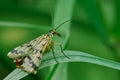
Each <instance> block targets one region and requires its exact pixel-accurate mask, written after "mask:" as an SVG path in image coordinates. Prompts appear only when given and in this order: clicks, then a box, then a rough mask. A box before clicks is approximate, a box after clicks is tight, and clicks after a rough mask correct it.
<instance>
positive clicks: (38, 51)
mask: <svg viewBox="0 0 120 80" xmlns="http://www.w3.org/2000/svg"><path fill="white" fill-rule="evenodd" d="M48 44H49V41H47V39H43V40H42V41H41V42H40V44H39V45H37V46H36V47H35V49H34V51H33V53H32V54H30V55H29V56H26V57H25V58H24V60H23V64H22V65H21V66H22V69H23V70H24V71H26V72H28V73H33V74H36V73H37V70H38V67H39V64H40V62H41V59H42V56H43V53H44V51H45V50H46V48H47V46H48Z"/></svg>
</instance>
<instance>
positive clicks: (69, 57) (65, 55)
mask: <svg viewBox="0 0 120 80" xmlns="http://www.w3.org/2000/svg"><path fill="white" fill-rule="evenodd" d="M59 46H60V50H61V53H63V55H64V56H65V57H66V58H68V59H70V57H68V56H67V55H66V54H65V53H64V51H63V49H62V45H61V44H60V43H59Z"/></svg>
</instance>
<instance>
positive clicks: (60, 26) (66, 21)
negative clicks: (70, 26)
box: [52, 19, 71, 31]
mask: <svg viewBox="0 0 120 80" xmlns="http://www.w3.org/2000/svg"><path fill="white" fill-rule="evenodd" d="M69 21H71V19H70V20H67V21H64V22H62V23H61V24H59V25H58V26H57V27H56V28H55V29H54V30H55V31H56V30H57V29H58V28H59V27H61V26H62V25H63V24H65V23H67V22H69ZM52 22H53V21H52Z"/></svg>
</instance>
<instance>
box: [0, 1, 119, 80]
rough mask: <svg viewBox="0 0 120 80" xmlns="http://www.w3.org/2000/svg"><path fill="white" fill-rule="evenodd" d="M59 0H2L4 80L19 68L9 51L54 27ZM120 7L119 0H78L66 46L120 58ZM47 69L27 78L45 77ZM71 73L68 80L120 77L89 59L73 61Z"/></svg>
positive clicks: (0, 68) (0, 69) (0, 27)
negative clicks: (54, 16)
mask: <svg viewBox="0 0 120 80" xmlns="http://www.w3.org/2000/svg"><path fill="white" fill-rule="evenodd" d="M58 1H59V0H0V80H2V79H3V78H4V77H5V76H7V75H8V74H9V73H10V72H11V71H13V70H14V69H15V64H14V63H13V62H12V60H11V59H9V58H8V57H7V56H6V55H7V53H8V52H9V51H10V50H12V49H13V48H15V47H17V46H19V45H21V44H23V43H26V42H28V41H30V40H32V39H34V38H36V37H38V36H40V35H42V34H44V33H47V32H48V31H49V30H50V29H51V28H52V27H51V24H52V19H51V9H53V12H54V9H55V6H56V5H57V4H56V3H57V2H58ZM66 6H67V5H66ZM119 8H120V1H119V0H75V3H74V10H73V12H72V16H73V17H72V25H71V31H70V38H69V41H68V44H67V48H66V49H68V50H77V51H83V52H87V53H89V54H93V55H96V56H99V57H103V58H106V59H111V60H115V61H120V58H119V57H120V27H119V26H120V16H119V13H120V9H119ZM61 11H62V9H61ZM24 26H25V27H24ZM27 26H28V28H27ZM38 28H39V29H38ZM40 29H41V30H40ZM47 70H48V68H45V69H42V70H40V71H39V72H40V74H39V75H30V76H27V77H26V78H27V79H25V80H28V79H29V78H30V79H31V80H36V79H39V80H44V79H45V78H46V76H47V73H48V71H47ZM67 73H68V74H67V76H68V80H119V79H120V72H119V71H118V70H114V69H110V68H107V67H102V66H98V65H95V64H89V63H75V62H74V63H69V64H68V72H67ZM61 77H62V76H61Z"/></svg>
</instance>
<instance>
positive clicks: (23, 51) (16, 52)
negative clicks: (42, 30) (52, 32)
mask: <svg viewBox="0 0 120 80" xmlns="http://www.w3.org/2000/svg"><path fill="white" fill-rule="evenodd" d="M42 39H43V36H40V37H38V38H36V39H34V40H32V41H30V42H28V43H26V44H23V45H21V46H18V47H16V48H15V49H13V50H12V51H10V52H9V53H8V55H7V56H8V57H9V58H13V59H17V58H19V57H23V56H26V55H28V54H31V53H32V51H33V49H34V47H35V46H36V45H38V44H39V43H40V42H41V40H42Z"/></svg>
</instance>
